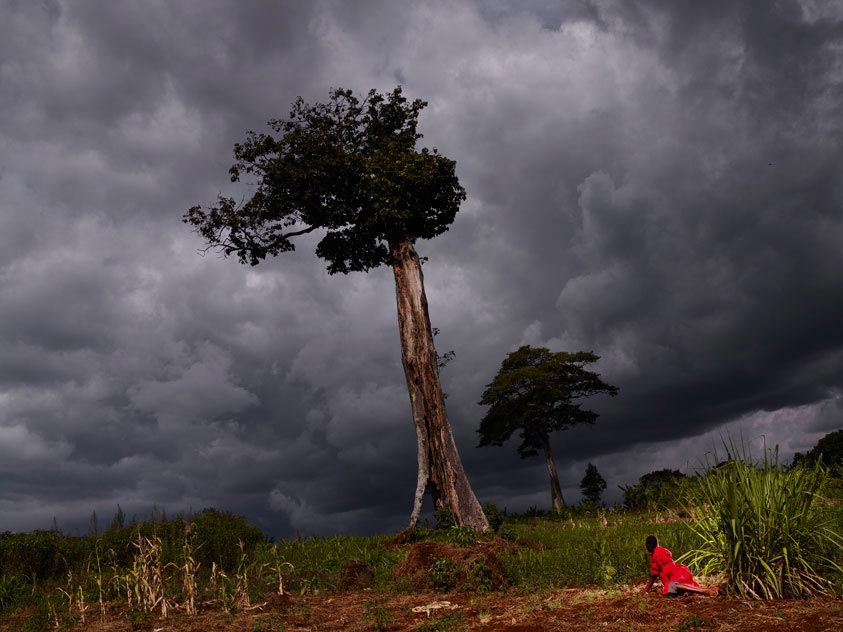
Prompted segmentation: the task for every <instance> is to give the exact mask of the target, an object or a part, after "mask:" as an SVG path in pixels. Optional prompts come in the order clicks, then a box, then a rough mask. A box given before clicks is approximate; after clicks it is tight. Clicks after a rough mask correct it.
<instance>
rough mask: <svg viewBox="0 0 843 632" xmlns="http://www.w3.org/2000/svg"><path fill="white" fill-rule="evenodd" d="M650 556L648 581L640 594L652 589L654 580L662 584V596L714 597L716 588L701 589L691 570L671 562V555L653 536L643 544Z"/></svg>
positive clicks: (648, 537)
mask: <svg viewBox="0 0 843 632" xmlns="http://www.w3.org/2000/svg"><path fill="white" fill-rule="evenodd" d="M645 544H646V546H647V551H648V552H649V554H650V581H649V583H648V584H647V585H646V586H645V587H644V588H642V589H641V592H642V593H646V592H649V591H650V589H652V587H653V584H654V583H655V581H656V579H660V580H661V582H662V595H664V596H667V597H675V596H677V595H678V594H679V593H681V592H692V593H699V594H702V595H716V594H717V586H712V587H711V588H703V587H702V586H700V585H699V584H698V583H697V582H696V581H694V576H693V575H692V574H691V570H690V569H689V568H688V567H687V566H685V565H684V564H677V563H676V562H674V561H673V555H672V554H671V552H670V551H668V550H667V549H666V548H664V547H663V546H659V541H658V539H657V538H656V536H654V535H650V536H647V540H646V542H645Z"/></svg>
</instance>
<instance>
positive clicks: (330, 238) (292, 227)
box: [184, 86, 465, 274]
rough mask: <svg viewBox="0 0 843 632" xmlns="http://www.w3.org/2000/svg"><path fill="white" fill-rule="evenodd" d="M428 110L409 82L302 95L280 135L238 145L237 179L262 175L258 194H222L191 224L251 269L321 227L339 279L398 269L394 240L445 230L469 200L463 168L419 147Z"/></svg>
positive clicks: (194, 214) (191, 217)
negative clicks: (392, 260) (459, 172)
mask: <svg viewBox="0 0 843 632" xmlns="http://www.w3.org/2000/svg"><path fill="white" fill-rule="evenodd" d="M426 105H427V103H426V102H425V101H422V100H420V99H416V100H415V101H413V102H412V103H408V102H407V99H406V98H405V97H404V96H403V94H402V89H401V87H400V86H398V87H396V88H395V89H394V90H393V91H392V92H391V93H388V94H379V93H378V92H376V91H374V90H372V91H370V92H369V93H368V96H367V97H366V98H365V99H364V100H363V101H362V102H361V101H360V99H358V98H357V97H355V96H354V94H353V93H352V92H351V91H350V90H343V89H336V90H333V91H332V92H331V95H330V99H329V101H328V102H327V103H317V104H313V105H311V104H307V103H305V102H304V101H303V100H302V99H301V98H299V99H298V100H296V102H295V103H294V105H293V108H292V110H291V111H290V114H289V117H288V118H286V119H273V120H271V121H270V122H269V126H270V127H271V128H272V130H273V131H274V132H276V134H278V136H273V135H270V134H258V133H255V132H249V133H248V135H247V138H246V140H245V141H244V142H243V143H238V144H236V145H235V146H234V156H235V159H236V161H235V163H234V164H233V165H232V167H231V169H230V170H229V173H230V175H231V181H232V182H237V181H239V180H240V179H241V178H242V177H244V176H250V177H254V178H256V180H257V182H256V183H255V189H254V193H253V195H252V196H251V198H250V199H248V200H246V201H244V202H242V203H237V202H236V201H235V200H234V198H232V197H226V196H224V195H220V196H218V198H217V203H216V205H213V206H211V207H210V208H207V209H204V208H203V207H201V206H194V207H192V208H191V209H189V210H188V212H187V213H186V214H185V216H184V221H185V222H186V223H188V224H191V225H192V226H194V227H195V228H196V229H197V231H198V232H199V233H200V234H201V235H202V236H203V237H205V239H206V240H207V241H208V243H209V244H211V246H214V247H219V248H220V249H221V250H222V251H223V252H224V253H225V254H226V255H232V254H235V255H237V257H238V258H239V259H240V261H241V262H242V263H249V264H251V265H257V264H258V263H259V262H260V261H261V260H263V259H265V258H266V257H267V256H268V255H277V254H279V253H282V252H287V251H291V250H295V245H294V243H293V241H292V239H293V238H294V237H297V236H300V235H303V234H306V233H310V232H313V231H316V230H324V231H325V234H324V236H323V237H322V239H321V241H320V242H319V244H318V245H317V247H316V254H317V255H318V256H320V257H321V258H323V259H325V260H326V261H327V262H328V272H330V273H331V274H334V273H337V272H342V273H348V272H352V271H366V270H369V269H371V268H374V267H377V266H379V265H381V264H384V263H389V257H390V249H389V243H390V242H397V241H401V240H404V239H409V240H410V242H411V243H412V242H415V240H416V239H420V238H423V239H430V238H432V237H435V236H437V235H439V234H441V233H443V232H444V231H446V230H447V229H448V227H449V226H450V224H451V223H452V222H453V220H454V216H455V215H456V213H457V210H458V209H459V205H460V203H461V202H462V201H463V200H464V199H465V190H464V189H463V188H462V186H461V185H460V183H459V180H458V179H457V176H456V174H455V165H456V163H455V162H454V161H453V160H449V159H448V158H445V157H444V156H442V155H440V154H439V153H438V151H437V150H436V149H432V150H430V149H427V148H423V149H421V150H416V149H415V145H416V141H417V140H418V139H419V138H421V137H422V135H421V134H420V133H418V131H417V125H418V116H419V111H420V110H421V109H422V108H424V107H425V106H426Z"/></svg>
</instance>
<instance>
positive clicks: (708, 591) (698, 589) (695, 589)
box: [676, 583, 718, 597]
mask: <svg viewBox="0 0 843 632" xmlns="http://www.w3.org/2000/svg"><path fill="white" fill-rule="evenodd" d="M676 588H677V590H686V591H688V592H692V593H697V594H700V595H710V596H712V597H713V596H714V595H716V594H717V593H718V590H717V586H710V587H708V588H704V587H703V586H693V585H691V584H679V583H678V584H676Z"/></svg>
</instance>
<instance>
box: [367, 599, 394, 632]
mask: <svg viewBox="0 0 843 632" xmlns="http://www.w3.org/2000/svg"><path fill="white" fill-rule="evenodd" d="M385 606H386V601H385V600H384V599H372V600H371V601H368V602H366V605H365V606H364V607H363V617H364V618H365V619H366V621H368V622H369V624H370V625H371V628H372V629H373V630H377V631H378V632H386V630H391V629H392V625H393V622H394V621H395V617H393V616H392V613H391V612H390V611H389V610H387V608H386V607H385Z"/></svg>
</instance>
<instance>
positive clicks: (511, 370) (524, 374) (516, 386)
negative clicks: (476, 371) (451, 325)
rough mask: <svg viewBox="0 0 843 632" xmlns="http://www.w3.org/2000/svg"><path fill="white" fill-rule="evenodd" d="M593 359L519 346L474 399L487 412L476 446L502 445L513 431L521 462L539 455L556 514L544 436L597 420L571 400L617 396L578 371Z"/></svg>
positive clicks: (552, 468) (557, 490)
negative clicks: (543, 465)
mask: <svg viewBox="0 0 843 632" xmlns="http://www.w3.org/2000/svg"><path fill="white" fill-rule="evenodd" d="M599 359H600V358H599V357H598V356H596V355H594V354H593V353H590V352H586V351H580V352H577V353H566V352H564V351H560V352H557V353H553V352H551V351H549V350H547V349H545V348H543V347H536V348H533V347H530V346H529V345H527V346H524V347H521V348H520V349H518V350H517V351H513V352H512V353H510V354H508V355H507V356H506V358H504V361H503V362H502V363H501V368H500V370H499V371H498V374H497V375H496V376H495V379H494V380H492V383H491V384H489V385H488V386H487V387H486V390H485V391H484V393H483V397H482V398H481V399H480V405H481V406H489V410H488V412H487V413H486V415H485V417H483V419H482V421H481V422H480V428H478V430H477V432H478V433H479V434H480V445H479V446H478V447H482V446H486V445H496V446H500V445H503V444H504V443H505V442H506V441H508V440H509V438H510V437H511V436H512V434H513V433H514V432H518V436H519V437H520V438H521V445H519V446H518V448H517V449H518V454H519V455H520V456H521V458H522V459H526V458H528V457H531V456H536V455H537V454H538V453H539V451H542V452H544V455H545V458H546V460H547V469H548V472H549V473H550V493H551V498H552V501H553V508H554V509H555V510H556V511H561V510H562V508H563V507H564V506H565V499H564V498H563V496H562V487H561V485H560V484H559V475H558V474H557V473H556V464H555V462H554V460H553V454H552V452H551V449H550V433H551V432H555V431H557V430H565V429H567V428H570V427H571V426H574V425H577V424H583V423H587V424H593V423H594V422H595V421H596V420H597V417H598V415H597V413H595V412H594V411H591V410H583V408H582V404H580V403H576V402H575V400H577V399H580V398H584V397H591V396H593V395H598V394H600V393H604V394H607V395H617V392H618V389H617V387H616V386H611V385H610V384H606V383H605V382H604V381H603V380H601V379H600V376H599V375H598V374H597V373H594V372H593V371H588V370H586V369H585V368H583V367H584V365H586V364H590V363H592V362H596V361H597V360H599Z"/></svg>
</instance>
